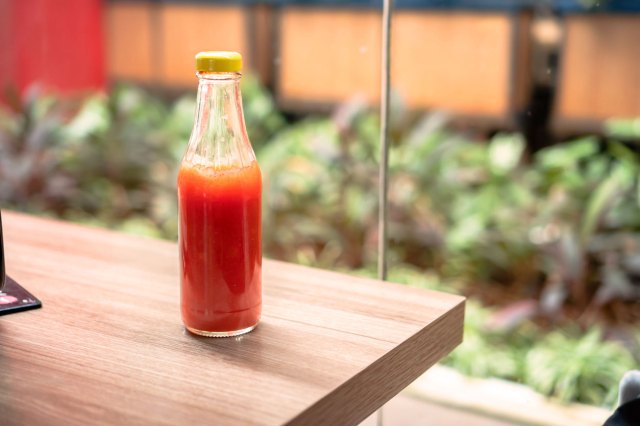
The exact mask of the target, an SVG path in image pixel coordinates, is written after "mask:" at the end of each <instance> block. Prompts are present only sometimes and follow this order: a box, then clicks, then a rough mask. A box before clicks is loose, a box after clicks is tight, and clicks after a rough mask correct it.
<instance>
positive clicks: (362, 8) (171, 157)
mask: <svg viewBox="0 0 640 426" xmlns="http://www.w3.org/2000/svg"><path fill="white" fill-rule="evenodd" d="M394 3H395V11H394V17H393V32H392V63H391V69H392V76H391V84H392V91H393V96H392V110H391V124H390V125H391V138H392V144H393V146H392V150H391V181H390V194H389V197H390V199H389V202H390V218H391V223H390V238H391V242H390V280H392V281H396V282H401V283H405V284H407V285H414V286H422V287H426V288H435V289H440V290H444V291H450V292H458V293H461V294H464V295H466V296H469V297H470V300H469V304H468V309H467V321H466V331H465V333H466V334H465V342H464V344H463V345H462V346H461V347H460V348H458V349H457V350H456V351H455V352H454V353H453V354H452V355H451V356H450V357H449V358H447V360H446V361H445V363H446V364H448V365H450V366H452V367H454V368H455V369H457V370H458V371H460V372H462V373H464V374H466V375H471V376H478V377H498V378H503V379H507V380H512V381H516V382H520V383H523V384H526V385H527V386H530V387H531V388H533V389H535V390H536V391H538V392H540V393H542V394H544V395H548V396H552V397H553V398H555V399H557V400H560V401H564V402H581V403H586V404H592V405H597V406H605V407H609V408H610V407H612V404H614V402H615V398H616V394H617V389H616V386H617V382H618V380H619V379H620V377H621V375H622V373H623V372H624V371H626V370H628V369H631V368H634V366H637V365H638V363H640V332H638V329H639V328H638V326H639V325H640V186H639V185H638V171H639V170H640V161H639V159H638V148H639V145H638V143H639V142H640V43H638V40H640V3H638V2H637V1H634V0H598V1H595V0H594V1H589V0H548V1H534V0H396V1H395V2H394ZM0 47H1V48H2V49H1V51H2V55H1V56H0V89H1V90H0V206H1V207H2V208H7V209H15V210H20V211H26V212H30V213H34V214H39V215H45V216H53V217H59V218H63V219H65V220H71V221H75V222H80V223H85V224H91V225H95V226H103V227H109V228H113V229H118V230H122V231H126V232H131V233H137V234H142V235H147V236H153V237H160V238H166V239H172V240H175V239H176V237H177V208H176V191H175V177H176V171H177V166H178V164H179V161H180V159H181V155H182V153H183V152H184V150H185V148H186V143H187V140H188V137H189V134H190V131H191V126H192V123H193V112H194V106H195V90H196V88H197V79H196V78H195V75H194V71H193V67H194V60H193V56H194V54H195V53H197V52H198V51H201V50H237V51H239V52H241V53H242V54H243V56H244V58H245V67H246V69H247V72H246V73H245V76H244V78H243V89H242V90H243V101H244V108H245V116H246V121H247V127H248V132H249V136H250V139H251V141H252V143H253V146H254V149H255V151H256V153H257V155H258V158H259V162H260V165H261V167H262V170H263V174H264V179H265V187H264V189H265V194H264V200H265V205H264V251H265V255H266V256H268V257H271V258H277V259H284V260H287V261H293V262H297V263H303V264H308V265H313V266H317V267H322V268H328V269H336V270H341V271H349V272H350V273H357V274H363V275H368V276H375V267H376V264H375V262H376V244H377V238H378V237H377V211H376V210H377V164H378V134H379V133H378V132H379V115H378V111H377V103H378V102H379V96H380V58H381V52H380V49H381V2H380V1H373V0H343V1H338V0H334V1H331V0H324V1H322V0H272V1H257V0H256V1H254V0H246V1H212V0H211V1H208V0H182V1H181V0H173V1H170V0H166V1H164V0H156V1H150V0H149V1H134V0H118V1H115V0H112V1H108V0H56V1H54V0H0ZM8 268H10V265H9V266H8ZM301 291H303V289H301Z"/></svg>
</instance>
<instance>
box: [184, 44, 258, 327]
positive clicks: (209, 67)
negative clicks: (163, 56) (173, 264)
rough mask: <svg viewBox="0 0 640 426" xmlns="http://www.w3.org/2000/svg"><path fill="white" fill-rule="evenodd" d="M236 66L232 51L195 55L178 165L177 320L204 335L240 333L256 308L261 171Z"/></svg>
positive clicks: (236, 57)
mask: <svg viewBox="0 0 640 426" xmlns="http://www.w3.org/2000/svg"><path fill="white" fill-rule="evenodd" d="M241 69H242V57H241V56H240V54H238V53H235V52H201V53H199V54H198V55H196V70H197V75H198V79H199V86H198V101H197V107H196V114H195V122H194V126H193V130H192V133H191V138H190V139H189V145H188V147H187V150H186V152H185V155H184V158H183V160H182V163H181V165H180V170H179V172H178V205H179V249H180V289H181V296H180V297H181V311H182V321H183V323H184V324H185V326H186V327H187V329H188V330H190V331H191V332H193V333H195V334H199V335H203V336H209V337H226V336H237V335H240V334H244V333H247V332H249V331H251V330H253V329H254V328H255V326H256V325H257V324H258V322H259V320H260V315H261V311H262V229H261V205H262V204H261V199H262V177H261V173H260V168H259V166H258V163H257V161H256V156H255V153H254V152H253V148H252V147H251V143H250V142H249V138H248V136H247V131H246V128H245V124H244V116H243V111H242V98H241V93H240V79H241V74H240V71H241Z"/></svg>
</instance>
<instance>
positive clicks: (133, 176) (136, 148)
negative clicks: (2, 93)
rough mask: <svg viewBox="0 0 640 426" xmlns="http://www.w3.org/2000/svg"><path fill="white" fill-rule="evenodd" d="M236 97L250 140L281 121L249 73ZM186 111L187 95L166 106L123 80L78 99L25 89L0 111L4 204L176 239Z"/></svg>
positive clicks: (189, 113)
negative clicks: (21, 99)
mask: <svg viewBox="0 0 640 426" xmlns="http://www.w3.org/2000/svg"><path fill="white" fill-rule="evenodd" d="M243 103H244V109H245V117H246V121H247V131H248V133H249V134H250V135H251V137H252V138H253V139H252V140H253V141H254V143H255V144H256V145H258V146H259V145H261V144H264V143H265V142H266V141H267V140H268V139H269V138H270V137H271V136H272V134H273V133H275V132H276V131H277V130H278V129H279V128H280V127H282V126H283V125H284V124H285V122H284V118H283V117H282V115H281V114H280V113H278V112H277V110H276V109H275V108H274V103H273V100H272V98H271V95H270V94H269V93H268V92H267V91H266V90H265V89H264V88H263V87H262V86H261V85H260V84H259V82H258V81H257V80H255V79H254V78H252V77H250V76H249V77H247V78H245V83H244V86H243ZM194 110H195V95H194V94H189V95H185V96H183V97H181V98H179V99H177V100H176V101H175V102H173V103H172V104H171V105H167V103H166V102H163V101H161V100H160V99H159V98H157V97H154V96H151V95H150V94H149V93H147V92H145V91H143V90H141V89H139V88H136V87H131V86H120V87H116V88H115V89H114V90H113V91H112V92H111V93H110V96H106V95H104V94H95V95H93V96H90V97H88V98H84V99H56V98H54V97H51V96H40V95H38V93H37V92H36V91H33V90H32V91H31V92H30V93H29V94H28V95H27V96H26V97H25V100H24V102H23V103H15V104H13V105H10V107H9V108H5V109H3V110H1V111H0V200H2V203H3V207H4V206H6V207H11V208H15V209H19V210H24V211H30V212H42V213H45V214H53V215H56V216H59V217H63V218H66V219H70V220H74V221H77V222H82V223H90V224H95V225H100V226H108V227H111V228H116V229H120V230H124V231H126V232H132V233H138V234H144V235H149V236H156V237H164V238H170V239H174V238H176V236H177V213H176V212H177V206H176V197H175V181H176V172H177V165H178V163H179V161H180V158H181V157H182V154H183V152H184V151H185V149H186V146H187V142H188V140H189V135H190V133H191V127H192V125H193V115H194Z"/></svg>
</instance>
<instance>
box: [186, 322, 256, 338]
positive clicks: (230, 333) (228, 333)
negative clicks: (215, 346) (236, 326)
mask: <svg viewBox="0 0 640 426" xmlns="http://www.w3.org/2000/svg"><path fill="white" fill-rule="evenodd" d="M256 325H257V324H254V325H252V326H250V327H247V328H242V329H240V330H233V331H204V330H198V329H196V328H192V327H186V326H185V327H186V328H187V330H189V331H190V332H191V333H193V334H197V335H198V336H204V337H235V336H240V335H242V334H247V333H249V332H250V331H252V330H253V329H254V328H256Z"/></svg>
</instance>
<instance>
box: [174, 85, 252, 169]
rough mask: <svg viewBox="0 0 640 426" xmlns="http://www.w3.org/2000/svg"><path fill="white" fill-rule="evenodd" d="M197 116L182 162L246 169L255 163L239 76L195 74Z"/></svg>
mask: <svg viewBox="0 0 640 426" xmlns="http://www.w3.org/2000/svg"><path fill="white" fill-rule="evenodd" d="M198 79H199V80H200V82H199V85H198V100H197V105H196V116H195V122H194V126H193V131H192V133H191V139H190V140H189V148H188V149H187V153H186V155H185V160H187V161H190V162H192V163H197V164H204V165H207V166H213V167H230V166H237V167H245V166H248V165H249V164H250V163H251V162H252V161H253V160H255V154H254V153H253V149H252V148H251V144H250V142H249V138H248V136H247V130H246V128H245V123H244V114H243V111H242V97H241V93H240V79H241V74H239V73H198Z"/></svg>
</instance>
